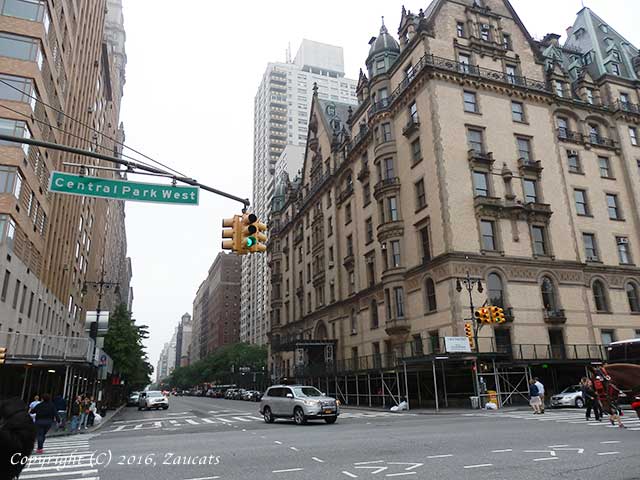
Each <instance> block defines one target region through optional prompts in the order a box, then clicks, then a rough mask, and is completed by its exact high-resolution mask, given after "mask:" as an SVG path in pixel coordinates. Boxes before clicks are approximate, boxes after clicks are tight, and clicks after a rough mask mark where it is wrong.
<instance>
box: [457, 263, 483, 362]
mask: <svg viewBox="0 0 640 480" xmlns="http://www.w3.org/2000/svg"><path fill="white" fill-rule="evenodd" d="M463 285H464V288H465V289H466V290H467V293H468V294H469V310H470V311H471V324H472V325H473V341H474V343H475V351H476V353H478V352H479V351H480V350H479V348H480V345H478V323H477V322H476V319H475V307H474V306H473V295H472V293H473V289H474V288H477V290H478V293H482V292H483V291H484V289H483V288H482V283H481V281H480V279H479V278H471V275H470V274H469V271H468V270H467V276H466V277H463V278H456V291H457V292H458V293H460V292H462V287H463Z"/></svg>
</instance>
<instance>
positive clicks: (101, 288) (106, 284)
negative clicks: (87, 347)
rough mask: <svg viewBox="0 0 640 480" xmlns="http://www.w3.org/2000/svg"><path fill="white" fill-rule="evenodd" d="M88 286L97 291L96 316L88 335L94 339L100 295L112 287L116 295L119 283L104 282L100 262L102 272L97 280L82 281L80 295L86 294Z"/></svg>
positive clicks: (118, 291) (118, 292)
mask: <svg viewBox="0 0 640 480" xmlns="http://www.w3.org/2000/svg"><path fill="white" fill-rule="evenodd" d="M88 287H93V288H95V289H96V290H97V291H98V305H97V307H96V313H97V318H96V322H95V327H94V326H93V325H92V326H91V331H90V333H89V336H90V337H91V338H93V339H94V340H96V338H97V337H98V322H99V321H100V311H101V310H102V297H103V296H104V289H105V288H107V289H109V288H111V287H114V292H115V294H116V295H119V294H120V284H119V283H118V282H106V281H105V279H104V263H103V264H102V272H101V274H100V281H99V282H86V281H85V282H84V284H83V285H82V290H81V292H80V293H82V295H83V296H84V295H86V294H87V292H88Z"/></svg>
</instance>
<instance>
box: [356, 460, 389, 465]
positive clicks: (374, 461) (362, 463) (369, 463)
mask: <svg viewBox="0 0 640 480" xmlns="http://www.w3.org/2000/svg"><path fill="white" fill-rule="evenodd" d="M381 462H384V460H371V461H370V462H358V463H354V465H371V464H372V463H381Z"/></svg>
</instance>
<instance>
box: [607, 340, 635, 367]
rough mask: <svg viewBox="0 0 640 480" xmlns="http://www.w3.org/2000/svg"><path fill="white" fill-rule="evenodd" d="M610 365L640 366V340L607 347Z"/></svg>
mask: <svg viewBox="0 0 640 480" xmlns="http://www.w3.org/2000/svg"><path fill="white" fill-rule="evenodd" d="M607 357H608V360H609V363H637V364H640V338H633V339H630V340H621V341H619V342H612V343H610V344H609V345H608V346H607Z"/></svg>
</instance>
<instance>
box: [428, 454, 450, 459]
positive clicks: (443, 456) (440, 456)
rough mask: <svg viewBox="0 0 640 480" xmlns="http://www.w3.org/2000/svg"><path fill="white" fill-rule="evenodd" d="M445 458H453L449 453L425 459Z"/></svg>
mask: <svg viewBox="0 0 640 480" xmlns="http://www.w3.org/2000/svg"><path fill="white" fill-rule="evenodd" d="M447 457H453V455H452V454H450V453H447V454H446V455H429V456H428V457H427V458H447Z"/></svg>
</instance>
